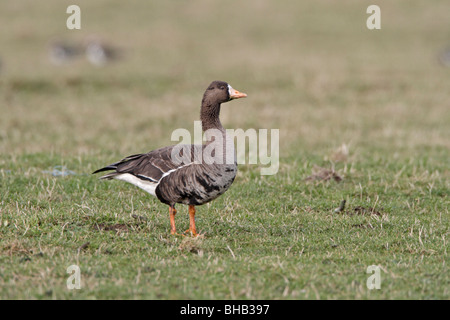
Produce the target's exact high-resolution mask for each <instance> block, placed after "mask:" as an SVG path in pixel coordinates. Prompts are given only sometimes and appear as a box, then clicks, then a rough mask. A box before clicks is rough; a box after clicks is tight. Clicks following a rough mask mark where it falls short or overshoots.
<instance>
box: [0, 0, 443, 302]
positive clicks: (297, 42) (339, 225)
mask: <svg viewBox="0 0 450 320" xmlns="http://www.w3.org/2000/svg"><path fill="white" fill-rule="evenodd" d="M47 3H48V4H47ZM69 4H72V3H69V2H67V3H64V2H61V1H57V0H54V1H48V2H46V4H45V5H43V4H39V5H37V4H30V3H28V2H25V1H14V2H5V3H2V4H0V21H1V23H2V24H3V25H4V28H0V48H2V51H1V52H0V58H1V59H2V61H3V64H4V68H3V73H2V74H0V114H1V117H0V195H1V198H0V275H1V276H0V299H144V298H145V299H448V298H449V289H448V288H449V287H450V277H449V274H450V273H449V269H448V262H449V259H448V253H447V251H448V247H449V245H448V234H449V226H450V221H449V218H450V216H449V207H450V201H449V198H448V196H449V190H450V188H449V187H450V182H449V181H450V179H449V178H450V172H449V159H450V152H449V150H450V143H449V141H450V140H449V137H450V127H449V126H448V123H450V112H449V109H448V106H449V105H450V96H449V95H448V84H449V83H450V69H449V68H445V67H443V66H441V65H439V64H438V63H437V62H436V56H437V54H438V53H439V51H440V50H442V49H443V48H445V47H447V46H448V44H449V43H448V39H449V38H448V32H446V31H445V30H448V27H449V26H448V22H447V21H448V19H447V12H448V4H447V2H446V1H435V2H434V3H433V6H430V5H429V4H428V3H427V2H425V1H418V0H415V1H411V0H408V1H406V0H405V1H397V2H396V3H395V4H394V3H391V2H389V1H378V3H377V4H378V5H379V6H380V7H381V10H382V29H381V30H379V31H369V30H367V29H366V27H365V19H366V18H367V14H366V13H365V9H366V8H367V6H368V4H367V5H366V4H361V3H360V1H356V0H355V1H344V2H339V3H337V2H333V1H326V0H321V1H314V2H313V1H309V2H307V3H298V2H294V1H290V2H286V3H284V4H283V5H282V6H280V5H279V4H276V3H270V2H261V1H256V0H255V1H247V2H245V3H238V2H235V3H234V1H231V3H230V2H225V3H219V2H217V3H211V2H209V1H206V0H204V1H201V0H197V1H191V2H189V3H180V2H173V3H172V2H166V3H160V4H152V5H150V4H144V3H143V2H137V1H132V2H127V4H124V3H122V2H120V1H104V2H101V1H98V2H96V4H92V3H91V2H88V1H79V5H80V7H81V10H82V30H80V31H68V30H67V29H65V19H66V17H67V15H66V14H65V9H66V7H67V6H68V5H69ZM111 16H116V20H114V21H113V19H111V18H110V17H111ZM416 22H417V23H416ZM418 22H421V23H418ZM90 34H99V35H101V36H102V37H104V38H105V39H106V40H108V41H110V42H111V43H112V44H115V45H117V46H119V47H122V48H123V49H124V52H125V56H124V58H123V59H122V60H121V61H117V62H116V63H114V64H112V65H110V66H107V67H105V68H94V67H92V66H90V65H89V64H88V62H86V61H85V59H83V58H80V59H78V60H76V61H74V62H73V63H72V64H69V65H67V66H61V67H56V66H53V65H51V64H50V63H49V62H48V60H47V57H46V54H47V52H46V50H47V44H48V41H49V40H50V39H51V38H58V37H60V38H64V39H66V40H67V41H68V42H71V41H73V42H82V41H83V40H84V39H85V38H86V37H87V36H88V35H90ZM216 79H220V80H225V81H228V82H230V84H231V85H232V86H233V87H234V88H236V89H238V90H241V91H243V92H246V93H248V95H249V96H248V98H247V99H242V100H238V101H233V102H230V103H228V104H226V105H224V107H223V108H222V114H221V117H222V123H223V124H224V126H225V127H227V128H243V129H244V130H245V129H248V128H256V129H258V128H266V129H271V128H277V129H280V157H281V158H280V169H279V172H278V173H277V174H276V175H274V176H261V175H260V171H259V169H260V168H259V167H258V166H255V165H242V166H240V168H239V172H238V176H237V178H236V181H235V182H234V184H233V185H232V187H231V189H230V190H229V191H228V192H227V193H225V194H224V195H223V196H222V197H220V198H219V199H217V200H215V201H214V202H212V203H210V204H208V205H205V206H202V207H198V208H197V209H198V211H197V212H198V214H197V229H198V231H199V232H200V233H201V234H202V236H201V237H198V238H191V237H180V236H172V235H170V231H169V229H170V228H169V217H168V207H167V206H165V205H163V204H161V203H159V202H158V201H157V200H156V199H155V198H152V197H151V196H149V195H147V194H145V193H144V192H142V191H141V190H139V189H136V188H135V187H133V186H131V185H129V184H125V183H121V182H119V181H99V180H98V177H97V176H93V175H91V174H90V173H91V172H92V171H94V170H95V169H97V168H99V167H101V166H103V165H106V164H109V163H111V162H113V161H116V160H119V159H120V158H122V157H124V156H127V155H129V154H133V153H138V152H145V151H149V150H151V149H153V148H157V147H161V146H165V145H168V144H170V143H172V142H171V141H170V136H171V133H172V130H174V129H176V128H187V129H189V130H193V121H194V120H198V113H199V106H200V101H201V95H202V93H203V90H204V89H205V88H206V86H207V85H208V84H209V82H210V81H212V80H216ZM344 144H345V145H346V146H348V150H349V152H348V154H346V153H345V152H344V153H343V152H342V150H339V148H340V147H341V146H342V145H344ZM56 166H64V167H66V168H67V169H68V170H71V171H73V173H74V174H73V175H68V176H64V177H55V176H53V175H52V174H50V173H49V172H51V171H52V170H53V169H54V168H55V167H56ZM317 167H323V168H328V169H331V168H334V170H335V172H336V173H337V174H338V175H339V176H341V177H342V181H341V182H336V181H334V180H330V181H309V180H307V178H308V177H309V176H311V175H312V174H313V173H314V171H315V170H317ZM56 168H59V167H56ZM342 200H346V206H345V208H344V210H343V212H340V213H336V212H334V210H335V208H337V207H338V206H339V204H340V203H341V201H342ZM177 208H178V214H177V216H176V224H177V227H178V229H179V230H180V231H181V230H185V229H187V228H188V224H189V219H188V214H187V208H186V207H184V206H178V207H177ZM138 217H142V218H138ZM74 264H75V265H78V266H79V267H80V268H81V281H82V288H81V289H80V290H69V289H67V286H66V281H67V279H68V277H69V274H67V273H66V270H67V267H69V266H70V265H74ZM370 265H378V266H380V267H381V270H382V271H381V289H380V290H369V289H368V288H367V286H366V281H367V278H368V277H369V276H370V274H367V273H366V270H367V267H368V266H370Z"/></svg>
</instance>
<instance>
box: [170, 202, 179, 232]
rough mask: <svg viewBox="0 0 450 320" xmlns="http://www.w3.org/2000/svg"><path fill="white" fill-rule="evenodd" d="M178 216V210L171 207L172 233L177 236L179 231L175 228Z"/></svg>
mask: <svg viewBox="0 0 450 320" xmlns="http://www.w3.org/2000/svg"><path fill="white" fill-rule="evenodd" d="M176 214H177V210H175V207H172V206H169V216H170V233H171V234H177V229H176V228H175V215H176Z"/></svg>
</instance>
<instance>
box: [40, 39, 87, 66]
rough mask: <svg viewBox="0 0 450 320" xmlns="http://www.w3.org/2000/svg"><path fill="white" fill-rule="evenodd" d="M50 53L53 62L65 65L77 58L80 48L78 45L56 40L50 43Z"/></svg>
mask: <svg viewBox="0 0 450 320" xmlns="http://www.w3.org/2000/svg"><path fill="white" fill-rule="evenodd" d="M48 54H49V59H50V62H51V63H53V64H55V65H63V64H65V63H68V62H70V61H71V60H73V59H74V58H76V57H77V56H78V55H79V54H80V50H79V48H77V47H76V46H71V45H68V44H65V43H63V42H61V41H55V42H52V43H51V44H50V46H49V52H48Z"/></svg>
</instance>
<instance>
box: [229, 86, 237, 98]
mask: <svg viewBox="0 0 450 320" xmlns="http://www.w3.org/2000/svg"><path fill="white" fill-rule="evenodd" d="M235 92H236V90H234V89H233V88H232V87H231V86H230V85H228V94H229V95H230V98H231V97H232V96H233V95H234V94H235ZM231 99H233V98H231Z"/></svg>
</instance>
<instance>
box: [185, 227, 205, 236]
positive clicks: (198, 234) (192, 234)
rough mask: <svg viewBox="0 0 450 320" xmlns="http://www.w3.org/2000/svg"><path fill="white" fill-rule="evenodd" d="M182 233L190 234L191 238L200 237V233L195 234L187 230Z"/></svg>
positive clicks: (193, 231)
mask: <svg viewBox="0 0 450 320" xmlns="http://www.w3.org/2000/svg"><path fill="white" fill-rule="evenodd" d="M184 233H190V234H191V236H193V237H194V238H195V237H198V236H201V234H200V233H197V232H196V231H195V230H191V229H187V230H186V231H185V232H184Z"/></svg>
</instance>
